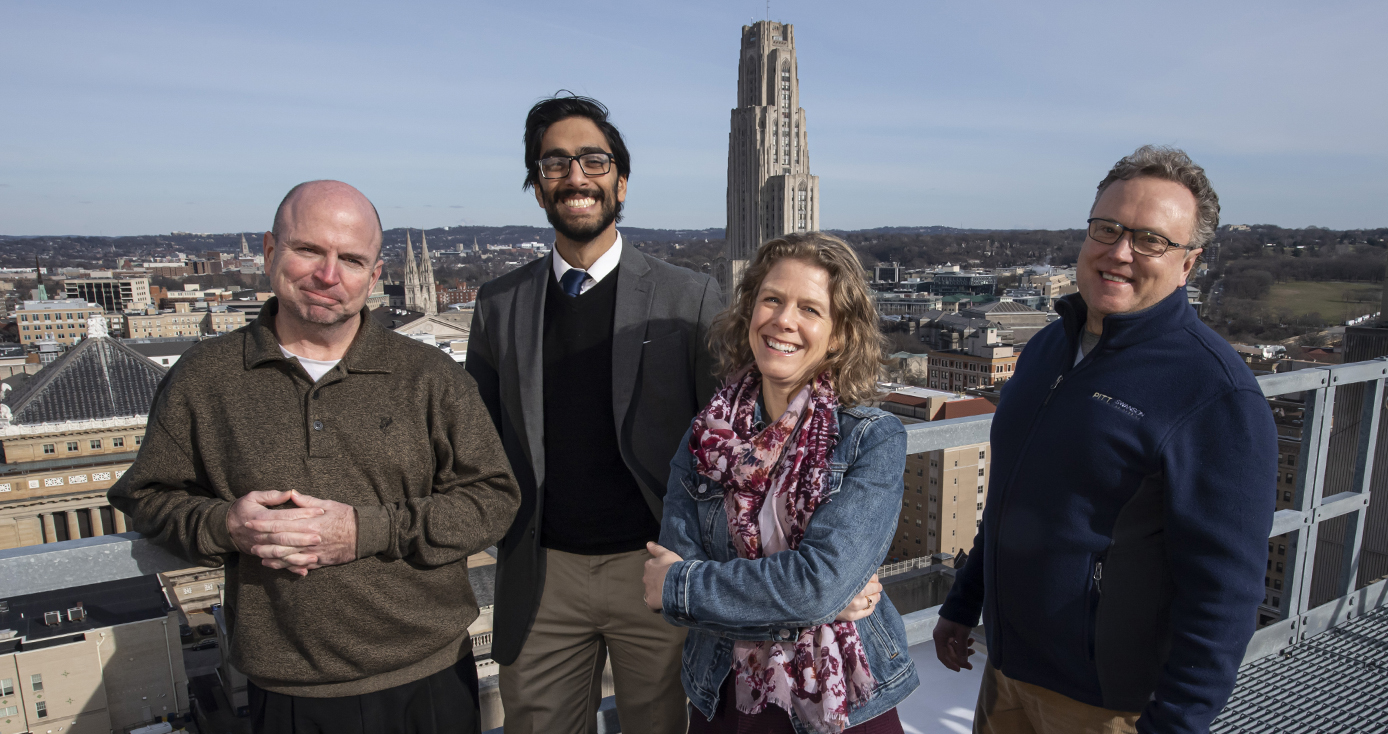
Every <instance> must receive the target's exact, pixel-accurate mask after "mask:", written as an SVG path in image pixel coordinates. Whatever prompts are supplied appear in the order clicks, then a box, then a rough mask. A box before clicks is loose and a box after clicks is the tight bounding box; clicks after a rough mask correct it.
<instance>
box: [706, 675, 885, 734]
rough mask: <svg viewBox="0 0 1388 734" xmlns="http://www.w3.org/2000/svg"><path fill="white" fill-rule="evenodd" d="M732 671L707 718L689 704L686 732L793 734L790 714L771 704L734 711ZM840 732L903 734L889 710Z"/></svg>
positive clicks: (735, 705)
mask: <svg viewBox="0 0 1388 734" xmlns="http://www.w3.org/2000/svg"><path fill="white" fill-rule="evenodd" d="M733 678H734V676H733V674H732V673H729V674H728V678H727V680H726V681H724V683H723V692H722V695H721V696H719V701H718V710H717V711H716V712H714V714H713V720H712V721H709V720H708V719H707V718H705V717H704V715H703V714H701V713H699V710H698V709H696V708H693V707H690V711H689V734H795V727H793V726H791V725H790V714H788V713H786V711H785V709H783V708H781V707H780V706H776V705H774V704H772V705H769V706H767V707H766V708H765V709H762V712H761V713H759V714H744V713H742V712H741V711H738V710H737V691H736V690H735V689H734V688H733ZM843 732H844V734H903V732H902V730H901V719H900V718H899V717H898V716H897V715H896V709H892V710H890V711H888V712H886V713H884V714H881V715H879V716H877V717H876V718H874V719H872V720H871V721H865V722H863V723H861V724H859V725H857V726H850V727H849V728H847V729H844V730H843Z"/></svg>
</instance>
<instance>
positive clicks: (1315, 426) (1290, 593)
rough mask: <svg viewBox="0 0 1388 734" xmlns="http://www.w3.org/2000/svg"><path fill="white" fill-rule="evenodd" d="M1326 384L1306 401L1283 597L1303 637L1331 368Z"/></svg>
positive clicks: (1326, 443)
mask: <svg viewBox="0 0 1388 734" xmlns="http://www.w3.org/2000/svg"><path fill="white" fill-rule="evenodd" d="M1321 374H1322V375H1323V378H1322V380H1321V385H1322V387H1320V388H1317V389H1316V390H1315V391H1314V393H1312V395H1310V396H1308V397H1309V398H1310V399H1308V400H1306V417H1305V419H1304V420H1303V423H1302V426H1303V434H1302V436H1303V438H1302V442H1301V457H1300V461H1299V462H1298V463H1299V464H1300V465H1301V471H1299V472H1298V473H1297V483H1296V509H1297V511H1299V512H1300V513H1301V514H1302V524H1301V529H1300V530H1298V531H1296V532H1295V533H1293V534H1292V536H1291V537H1290V538H1289V539H1288V545H1290V546H1291V548H1290V549H1289V550H1290V551H1291V559H1290V560H1291V565H1290V567H1289V571H1290V577H1291V581H1290V583H1289V584H1287V593H1286V595H1285V596H1284V597H1283V598H1284V600H1285V601H1286V602H1287V603H1286V604H1284V605H1283V614H1285V615H1286V616H1285V618H1287V619H1292V620H1295V622H1294V627H1293V629H1294V630H1295V634H1296V636H1297V637H1300V636H1301V629H1300V627H1301V624H1300V619H1301V618H1302V617H1304V615H1305V614H1306V612H1307V610H1309V609H1310V606H1311V580H1312V576H1313V575H1314V574H1315V570H1316V569H1315V558H1316V539H1317V535H1318V532H1317V531H1318V530H1319V528H1318V526H1317V524H1316V522H1315V518H1316V512H1315V510H1316V507H1317V506H1319V505H1320V503H1321V495H1322V493H1323V492H1324V491H1325V460H1326V455H1327V452H1328V451H1329V448H1330V429H1331V423H1332V420H1333V416H1334V406H1335V385H1334V383H1332V382H1331V381H1330V379H1329V377H1330V371H1329V370H1321Z"/></svg>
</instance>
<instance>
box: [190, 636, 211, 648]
mask: <svg viewBox="0 0 1388 734" xmlns="http://www.w3.org/2000/svg"><path fill="white" fill-rule="evenodd" d="M188 649H189V650H194V651H196V650H215V649H217V640H215V639H213V638H211V637H209V638H207V639H205V640H199V641H198V642H197V643H195V644H194V645H193V646H192V647H190V648H188Z"/></svg>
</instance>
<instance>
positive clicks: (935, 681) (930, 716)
mask: <svg viewBox="0 0 1388 734" xmlns="http://www.w3.org/2000/svg"><path fill="white" fill-rule="evenodd" d="M974 649H975V650H977V651H978V652H976V653H974V655H973V657H971V658H969V660H970V661H972V662H973V665H974V669H973V670H961V671H959V672H958V673H954V672H951V671H950V670H949V669H948V668H946V667H945V666H943V665H941V664H940V661H939V659H938V658H936V657H935V643H933V642H926V643H923V644H920V645H916V646H915V647H912V648H911V659H912V660H913V661H915V663H916V672H917V673H918V674H919V675H920V679H921V686H920V688H917V689H916V690H915V692H914V693H912V694H911V695H910V696H908V697H907V698H906V700H905V701H902V702H901V705H899V706H897V707H896V712H897V715H898V716H900V717H901V729H902V731H904V732H906V734H937V733H938V734H969V732H972V731H973V727H974V703H975V702H976V701H977V700H978V687H979V684H981V683H982V682H983V661H984V660H985V659H986V657H987V653H986V652H984V650H983V646H982V645H981V644H979V643H977V642H975V643H974Z"/></svg>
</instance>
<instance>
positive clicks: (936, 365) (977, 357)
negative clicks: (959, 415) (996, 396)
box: [927, 322, 1017, 391]
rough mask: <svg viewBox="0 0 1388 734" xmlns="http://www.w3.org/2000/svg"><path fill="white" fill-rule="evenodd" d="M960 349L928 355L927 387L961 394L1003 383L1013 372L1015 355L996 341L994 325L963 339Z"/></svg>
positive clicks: (996, 330)
mask: <svg viewBox="0 0 1388 734" xmlns="http://www.w3.org/2000/svg"><path fill="white" fill-rule="evenodd" d="M964 345H965V346H964V348H963V349H948V350H941V351H934V352H931V353H930V372H929V375H928V377H927V384H928V385H929V386H930V387H932V388H935V389H937V390H954V391H964V390H968V389H970V388H984V387H991V386H992V385H995V384H1001V383H1003V382H1006V381H1007V379H1008V378H1010V377H1012V373H1013V372H1014V371H1015V370H1016V369H1017V355H1016V353H1015V351H1014V350H1013V348H1012V346H1011V345H1009V344H1002V343H1000V342H999V340H998V326H997V324H994V323H991V322H988V323H987V324H985V325H983V326H981V327H980V328H978V329H977V330H976V331H974V333H972V334H970V335H969V336H968V337H966V338H965V339H964Z"/></svg>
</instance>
